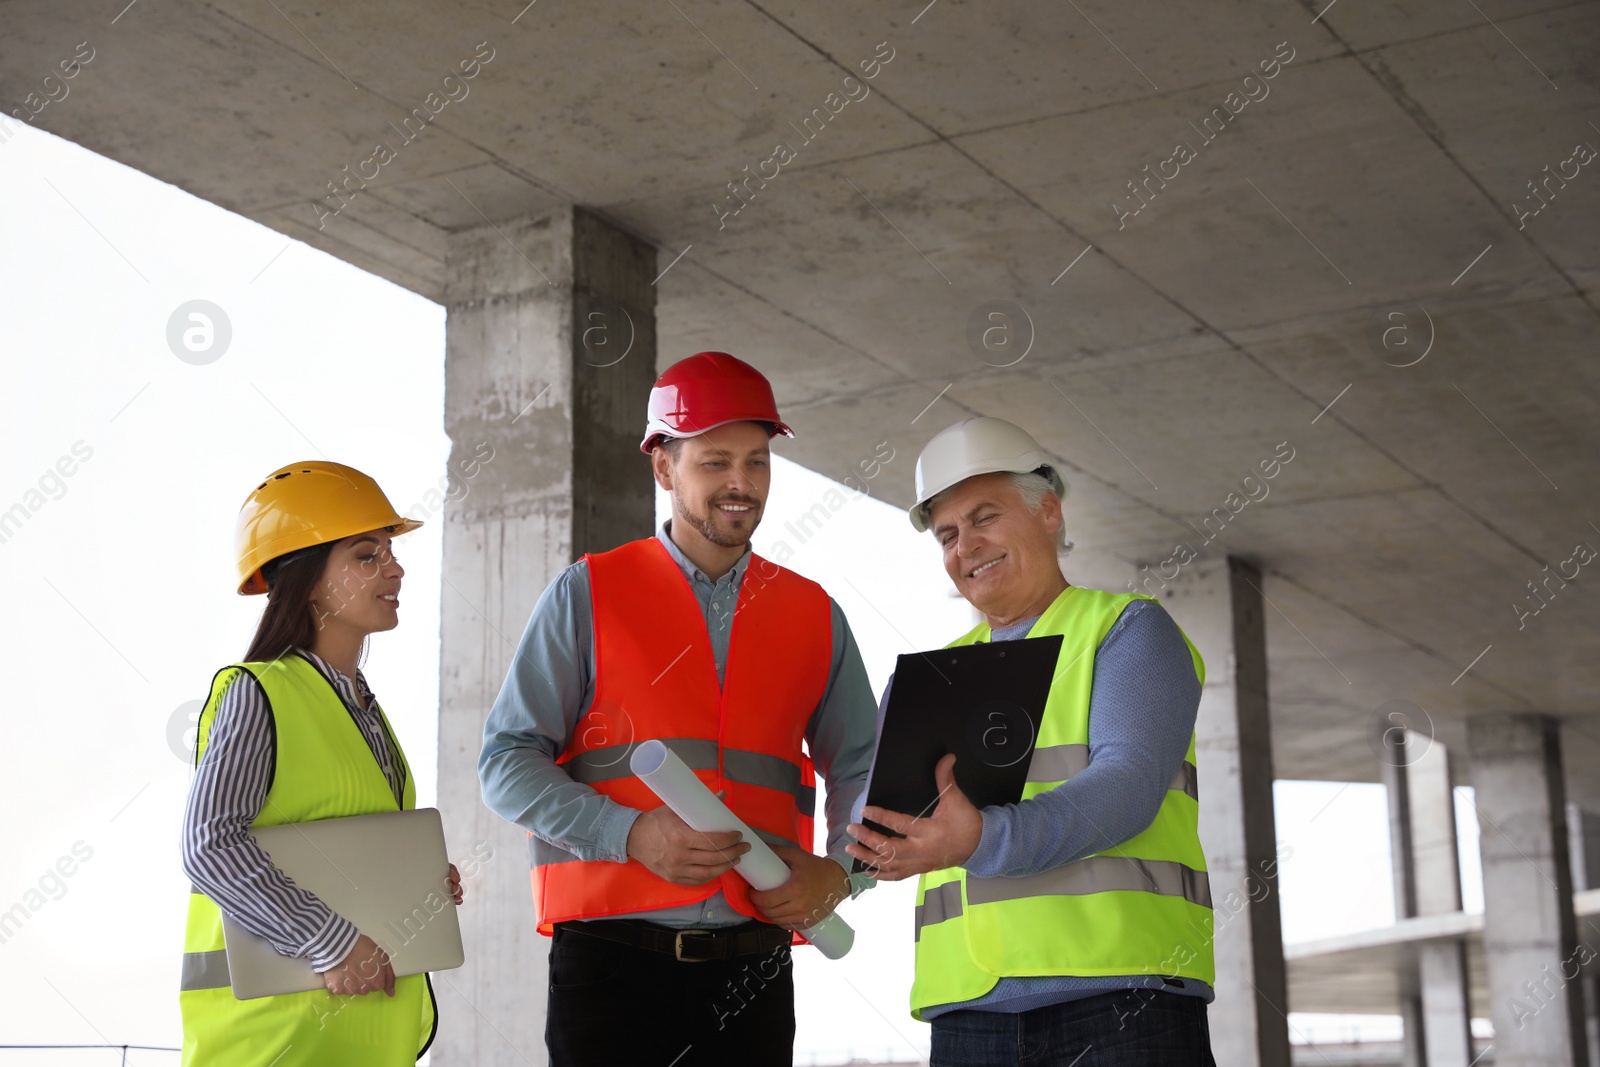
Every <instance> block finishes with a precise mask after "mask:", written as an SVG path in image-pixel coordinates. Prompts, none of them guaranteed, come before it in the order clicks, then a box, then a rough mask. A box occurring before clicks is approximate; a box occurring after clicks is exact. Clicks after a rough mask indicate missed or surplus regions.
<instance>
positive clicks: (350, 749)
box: [178, 654, 435, 1067]
mask: <svg viewBox="0 0 1600 1067" xmlns="http://www.w3.org/2000/svg"><path fill="white" fill-rule="evenodd" d="M246 673H248V674H249V675H251V676H253V677H254V678H255V680H256V681H258V682H260V684H261V688H262V690H263V691H264V692H265V693H266V696H267V700H268V702H269V703H270V705H271V713H272V721H273V726H274V731H273V733H274V745H275V747H276V751H277V757H276V761H275V764H274V771H273V776H272V784H271V786H270V788H268V790H267V796H266V801H265V802H264V803H263V804H262V806H261V813H260V814H259V815H258V816H256V818H255V820H254V821H253V822H252V823H251V825H252V826H275V825H278V824H281V823H291V822H311V821H314V820H317V819H334V818H339V817H341V816H345V815H367V814H371V813H373V812H379V811H397V810H402V809H409V808H413V807H415V806H416V791H415V789H414V788H413V786H412V778H411V772H410V767H409V766H406V775H405V778H406V784H405V791H404V797H403V803H402V804H401V805H399V806H397V805H396V804H395V800H394V791H393V790H392V789H391V788H390V787H389V782H388V779H386V778H385V777H384V776H383V770H382V768H380V767H379V766H378V761H377V760H376V759H375V758H374V757H373V754H372V749H371V748H370V747H369V746H368V744H367V741H366V738H365V737H363V736H362V734H361V730H360V728H359V727H357V726H356V724H355V720H354V719H353V718H352V717H351V713H350V710H349V709H348V708H347V707H346V706H345V704H344V701H343V700H341V699H340V697H339V694H338V692H337V691H336V690H335V689H334V688H333V686H332V684H331V683H329V681H328V680H327V679H326V678H324V677H323V676H322V674H321V672H319V671H318V670H317V668H316V667H315V666H313V665H312V663H311V661H309V660H307V659H305V658H304V657H303V656H300V655H295V654H291V655H288V656H285V657H283V658H282V659H279V660H272V661H268V662H257V663H236V664H234V665H233V666H230V667H224V668H223V669H222V670H220V671H218V672H217V675H216V677H215V678H213V679H212V682H211V696H210V698H209V699H208V700H207V701H206V705H205V708H204V709H203V710H202V711H201V712H200V723H199V733H198V736H197V738H196V745H195V763H196V764H197V765H198V764H199V761H200V758H201V756H202V754H203V753H204V752H205V748H206V739H207V737H208V735H209V733H210V730H211V725H212V723H214V722H215V721H216V713H217V705H218V703H219V702H220V701H221V699H222V694H223V692H224V691H225V690H226V689H227V688H228V686H229V685H230V684H238V685H250V684H253V683H252V682H251V681H250V680H249V679H248V678H246V677H244V675H245V674H246ZM379 715H380V716H382V710H381V709H380V710H379ZM383 726H384V730H385V732H386V733H388V734H389V736H390V739H391V740H393V732H392V731H391V730H390V729H389V722H388V719H387V718H385V719H384V720H383ZM392 747H393V750H394V752H395V753H396V755H397V756H398V757H399V759H400V761H401V763H402V765H405V755H404V753H402V752H401V751H400V745H399V744H398V742H396V743H394V744H393V746H392ZM307 966H310V964H309V963H308V964H307ZM178 1003H179V1006H180V1008H181V1011H182V1015H183V1067H191V1065H194V1067H213V1065H215V1067H268V1065H271V1067H336V1065H342V1064H354V1063H359V1064H363V1065H367V1064H373V1065H401V1064H411V1063H415V1062H416V1061H417V1059H418V1057H420V1056H421V1055H422V1053H423V1052H424V1051H426V1049H427V1047H428V1045H429V1044H430V1043H431V1042H432V1041H433V1032H434V1026H435V1017H434V1004H433V990H432V988H431V986H429V984H428V981H427V976H426V975H420V974H418V975H409V976H407V977H405V978H400V979H397V980H396V982H395V995H394V996H393V997H392V998H391V997H388V996H385V995H384V994H383V992H382V991H379V992H377V993H370V994H368V995H366V996H362V997H335V996H333V995H332V994H330V993H329V992H328V991H327V990H326V989H314V990H310V991H308V992H304V993H285V994H282V995H279V996H275V997H259V998H256V999H254V1000H237V999H235V998H234V995H233V989H232V987H231V986H230V985H229V984H228V959H227V953H226V952H225V951H224V948H223V938H222V911H221V909H220V908H218V907H217V905H216V904H215V903H214V902H213V901H212V900H211V898H210V897H208V896H206V895H205V894H203V893H201V892H200V891H199V890H198V889H195V890H192V891H191V893H190V895H189V919H188V924H187V926H186V928H185V930H184V938H183V975H182V981H181V983H180V992H179V994H178Z"/></svg>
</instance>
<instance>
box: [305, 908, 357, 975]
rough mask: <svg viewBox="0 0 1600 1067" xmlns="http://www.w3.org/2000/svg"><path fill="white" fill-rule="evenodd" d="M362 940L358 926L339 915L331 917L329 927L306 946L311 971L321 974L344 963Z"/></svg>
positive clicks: (324, 928) (323, 929)
mask: <svg viewBox="0 0 1600 1067" xmlns="http://www.w3.org/2000/svg"><path fill="white" fill-rule="evenodd" d="M360 938H361V931H360V930H357V929H356V924H355V923H353V922H351V921H350V920H349V919H346V918H344V917H342V916H339V915H331V914H330V916H329V918H328V925H327V926H325V927H323V928H322V931H321V932H320V933H319V934H318V935H317V936H316V937H314V938H312V939H311V941H310V942H308V943H307V944H306V947H305V949H304V950H303V951H304V954H305V955H306V956H307V957H309V958H310V960H311V969H312V970H313V971H316V972H317V973H318V974H321V973H322V972H323V971H329V970H332V969H333V968H335V967H337V966H339V964H341V963H343V962H344V959H345V957H346V956H348V955H350V951H351V950H352V949H354V948H355V947H356V942H357V941H358V940H360Z"/></svg>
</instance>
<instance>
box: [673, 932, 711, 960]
mask: <svg viewBox="0 0 1600 1067" xmlns="http://www.w3.org/2000/svg"><path fill="white" fill-rule="evenodd" d="M711 932H712V931H710V930H679V931H678V934H677V936H676V937H674V938H673V939H672V954H673V955H674V956H676V957H677V958H678V962H679V963H709V962H710V959H709V958H708V957H696V956H685V955H684V954H683V935H684V934H709V933H711Z"/></svg>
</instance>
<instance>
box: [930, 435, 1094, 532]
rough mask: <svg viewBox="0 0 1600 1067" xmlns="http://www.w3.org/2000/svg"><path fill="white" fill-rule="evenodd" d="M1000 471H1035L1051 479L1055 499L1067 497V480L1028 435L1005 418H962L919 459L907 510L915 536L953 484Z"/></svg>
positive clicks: (932, 443) (931, 442)
mask: <svg viewBox="0 0 1600 1067" xmlns="http://www.w3.org/2000/svg"><path fill="white" fill-rule="evenodd" d="M998 471H1010V472H1011V473H1014V474H1032V473H1033V472H1035V471H1037V472H1038V473H1040V474H1042V475H1044V476H1045V477H1046V478H1048V479H1049V480H1050V487H1051V488H1052V489H1054V490H1055V492H1056V496H1058V497H1060V498H1061V499H1063V500H1065V499H1066V497H1067V489H1068V486H1067V480H1066V479H1065V478H1063V477H1061V472H1060V471H1058V470H1056V466H1055V464H1054V463H1053V462H1052V461H1051V459H1050V457H1049V456H1047V455H1045V452H1044V449H1042V448H1040V447H1039V442H1037V441H1035V440H1034V439H1033V438H1032V436H1030V435H1029V433H1028V431H1026V430H1024V429H1023V428H1022V427H1020V426H1017V425H1015V424H1014V423H1009V422H1007V421H1006V420H1005V419H994V418H989V417H987V416H982V417H979V418H974V419H963V420H962V421H960V422H958V423H956V424H955V425H954V426H946V427H945V428H944V429H942V430H940V431H939V432H938V433H936V434H934V435H933V440H931V441H929V442H928V443H927V444H926V445H924V446H923V449H922V455H920V456H918V457H917V502H916V503H915V504H913V505H912V506H911V509H910V514H911V525H912V526H915V527H916V528H917V530H918V531H919V532H920V531H923V530H926V529H927V528H928V502H929V501H931V500H932V499H933V498H934V497H936V496H938V495H939V494H940V493H942V492H944V491H945V490H946V489H949V488H950V487H951V486H953V485H955V484H956V483H957V482H961V481H965V480H966V479H968V478H972V477H974V476H976V475H979V474H994V473H996V472H998Z"/></svg>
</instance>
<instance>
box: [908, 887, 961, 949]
mask: <svg viewBox="0 0 1600 1067" xmlns="http://www.w3.org/2000/svg"><path fill="white" fill-rule="evenodd" d="M960 914H961V883H960V882H946V883H945V884H944V885H941V886H935V887H934V888H932V889H930V890H928V891H927V892H926V893H925V894H923V897H922V903H921V904H918V905H917V911H916V934H915V940H917V941H921V940H922V928H923V927H924V926H932V925H934V924H935V923H942V922H944V921H945V920H946V919H954V918H956V917H957V916H958V915H960Z"/></svg>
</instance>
